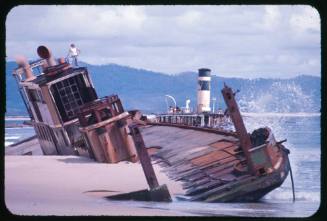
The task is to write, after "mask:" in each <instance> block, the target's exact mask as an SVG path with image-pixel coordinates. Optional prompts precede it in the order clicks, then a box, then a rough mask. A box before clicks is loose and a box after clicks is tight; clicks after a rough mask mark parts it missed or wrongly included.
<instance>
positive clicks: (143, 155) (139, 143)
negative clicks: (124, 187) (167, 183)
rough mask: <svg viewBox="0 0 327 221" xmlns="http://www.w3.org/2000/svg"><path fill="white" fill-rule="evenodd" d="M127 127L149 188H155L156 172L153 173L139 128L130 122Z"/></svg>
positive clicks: (157, 185)
mask: <svg viewBox="0 0 327 221" xmlns="http://www.w3.org/2000/svg"><path fill="white" fill-rule="evenodd" d="M128 127H129V129H130V133H131V135H132V138H133V140H134V143H135V147H136V151H137V155H138V157H139V159H140V162H141V165H142V168H143V171H144V175H145V177H146V180H147V182H148V184H149V187H150V189H154V188H157V187H159V183H158V180H157V177H156V174H155V173H154V169H153V167H152V164H151V159H150V157H149V154H148V152H147V150H146V148H145V145H144V141H143V138H142V135H141V133H140V130H139V129H138V127H137V125H135V124H131V125H129V126H128Z"/></svg>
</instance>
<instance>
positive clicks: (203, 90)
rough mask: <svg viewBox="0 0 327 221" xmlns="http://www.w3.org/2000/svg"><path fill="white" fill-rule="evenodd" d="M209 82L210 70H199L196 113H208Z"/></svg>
mask: <svg viewBox="0 0 327 221" xmlns="http://www.w3.org/2000/svg"><path fill="white" fill-rule="evenodd" d="M210 81H211V70H210V69H207V68H201V69H199V76H198V105H197V111H198V113H202V112H210Z"/></svg>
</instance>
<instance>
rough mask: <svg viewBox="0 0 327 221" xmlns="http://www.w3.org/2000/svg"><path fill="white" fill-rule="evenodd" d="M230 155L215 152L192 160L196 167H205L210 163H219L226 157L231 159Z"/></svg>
mask: <svg viewBox="0 0 327 221" xmlns="http://www.w3.org/2000/svg"><path fill="white" fill-rule="evenodd" d="M229 156H230V154H228V153H226V152H223V151H213V152H211V153H209V154H206V155H204V156H200V157H197V158H194V159H192V160H191V162H192V164H194V165H196V166H203V165H206V164H209V163H212V162H214V161H218V160H220V159H224V158H226V157H229Z"/></svg>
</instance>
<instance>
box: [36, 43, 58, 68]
mask: <svg viewBox="0 0 327 221" xmlns="http://www.w3.org/2000/svg"><path fill="white" fill-rule="evenodd" d="M37 54H38V55H39V56H40V57H41V58H43V59H46V60H47V63H48V66H49V67H50V66H54V65H56V64H57V63H56V60H55V59H54V57H53V56H52V53H51V51H50V49H49V48H47V47H46V46H43V45H41V46H39V47H38V48H37Z"/></svg>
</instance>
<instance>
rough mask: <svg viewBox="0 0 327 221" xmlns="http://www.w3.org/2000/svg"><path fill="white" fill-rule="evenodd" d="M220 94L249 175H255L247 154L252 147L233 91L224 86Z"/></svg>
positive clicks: (249, 156)
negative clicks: (238, 140)
mask: <svg viewBox="0 0 327 221" xmlns="http://www.w3.org/2000/svg"><path fill="white" fill-rule="evenodd" d="M221 92H222V94H223V97H224V100H225V103H226V105H227V108H228V110H229V114H230V117H231V119H232V121H233V124H234V127H235V130H236V133H237V136H238V138H239V139H240V143H241V148H242V150H243V153H244V155H245V158H246V160H247V163H248V168H249V172H250V173H251V174H255V169H254V166H253V162H252V159H251V155H250V152H249V149H250V148H251V147H252V144H251V140H250V136H249V134H248V133H247V131H246V128H245V125H244V122H243V119H242V116H241V113H240V110H239V109H238V105H237V103H236V100H235V97H234V93H233V90H232V88H230V87H228V86H227V85H226V84H225V85H224V88H223V90H222V91H221Z"/></svg>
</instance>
